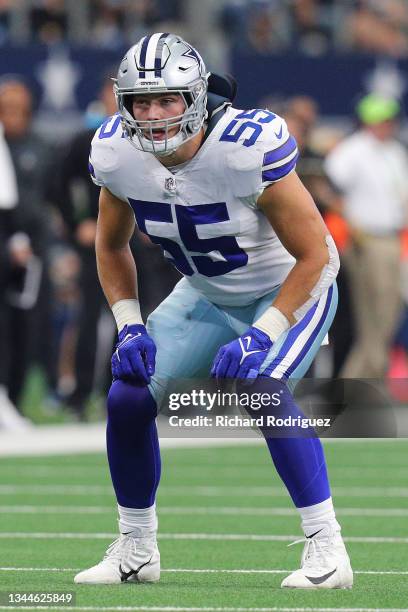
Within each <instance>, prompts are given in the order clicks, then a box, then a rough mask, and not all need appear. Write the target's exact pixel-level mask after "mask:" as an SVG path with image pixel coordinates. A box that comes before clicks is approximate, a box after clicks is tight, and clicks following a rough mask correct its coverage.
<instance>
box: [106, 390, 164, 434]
mask: <svg viewBox="0 0 408 612" xmlns="http://www.w3.org/2000/svg"><path fill="white" fill-rule="evenodd" d="M107 411H108V420H109V423H110V424H111V425H116V426H119V427H131V426H144V425H147V424H148V423H150V422H151V421H152V420H154V419H155V418H156V416H157V406H156V402H155V400H154V398H153V396H152V394H151V393H150V390H149V387H147V386H144V387H142V386H136V385H134V384H131V383H128V382H125V381H123V380H115V381H114V382H113V383H112V386H111V388H110V389H109V394H108V399H107Z"/></svg>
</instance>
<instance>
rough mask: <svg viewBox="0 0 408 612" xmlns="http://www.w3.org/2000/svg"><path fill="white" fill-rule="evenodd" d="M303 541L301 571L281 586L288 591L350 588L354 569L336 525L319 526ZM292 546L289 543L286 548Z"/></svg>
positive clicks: (287, 578) (292, 575)
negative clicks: (288, 589)
mask: <svg viewBox="0 0 408 612" xmlns="http://www.w3.org/2000/svg"><path fill="white" fill-rule="evenodd" d="M298 542H305V547H304V549H303V554H302V559H301V562H300V569H298V570H296V571H295V572H292V574H290V575H289V576H287V577H286V578H285V579H284V580H283V581H282V584H281V587H286V588H290V589H351V587H352V586H353V570H352V569H351V565H350V559H349V556H348V554H347V551H346V547H345V546H344V542H343V539H342V537H341V533H340V528H339V527H337V524H335V525H333V524H328V523H326V524H321V525H317V526H316V531H315V533H313V534H312V535H311V536H309V537H306V538H305V539H302V540H297V541H296V542H293V544H297V543H298ZM289 546H291V544H290V545H289Z"/></svg>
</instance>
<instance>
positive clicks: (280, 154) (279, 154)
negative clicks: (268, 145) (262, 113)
mask: <svg viewBox="0 0 408 612" xmlns="http://www.w3.org/2000/svg"><path fill="white" fill-rule="evenodd" d="M296 148H297V144H296V140H295V138H294V137H293V136H289V138H288V139H287V140H286V142H284V143H283V145H281V146H280V147H278V148H277V149H274V150H273V151H268V152H267V153H265V155H264V158H263V165H264V166H268V165H269V164H275V163H276V162H279V161H281V160H282V159H285V157H288V155H290V154H291V153H293V152H294V151H295V150H296Z"/></svg>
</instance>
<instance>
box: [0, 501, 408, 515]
mask: <svg viewBox="0 0 408 612" xmlns="http://www.w3.org/2000/svg"><path fill="white" fill-rule="evenodd" d="M158 512H159V514H161V515H162V516H166V515H173V514H174V515H176V516H207V515H211V516H293V517H298V516H299V513H298V511H297V510H296V508H259V507H257V508H248V507H242V508H241V507H240V506H158ZM116 513H117V510H116V507H115V505H114V504H111V505H108V506H34V505H30V506H0V514H40V515H43V514H80V515H84V514H108V515H111V514H116ZM336 514H338V515H339V516H352V517H356V518H359V517H362V518H363V517H364V518H366V517H368V518H386V517H402V518H406V517H408V508H336Z"/></svg>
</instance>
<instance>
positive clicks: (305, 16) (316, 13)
mask: <svg viewBox="0 0 408 612" xmlns="http://www.w3.org/2000/svg"><path fill="white" fill-rule="evenodd" d="M322 4H327V3H324V2H322V0H294V2H292V3H291V16H292V30H293V31H292V36H293V43H292V44H293V45H295V46H296V47H297V48H298V49H299V50H300V51H301V52H302V53H305V54H306V55H321V54H323V53H326V52H327V51H328V50H329V49H330V47H331V41H332V36H331V34H332V32H331V27H330V25H329V23H325V22H324V19H323V17H324V12H323V10H322V6H321V5H322Z"/></svg>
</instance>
